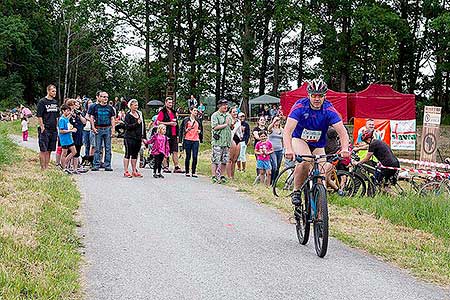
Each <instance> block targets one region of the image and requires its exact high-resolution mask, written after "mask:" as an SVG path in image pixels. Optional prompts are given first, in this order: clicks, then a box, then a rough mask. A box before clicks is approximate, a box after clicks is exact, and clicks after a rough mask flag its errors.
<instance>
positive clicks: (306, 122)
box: [283, 79, 350, 206]
mask: <svg viewBox="0 0 450 300" xmlns="http://www.w3.org/2000/svg"><path fill="white" fill-rule="evenodd" d="M307 91H308V97H307V98H303V99H300V100H297V102H296V103H295V104H294V106H292V109H291V112H290V113H289V116H288V118H287V122H286V126H285V129H284V135H283V142H284V145H285V147H286V153H285V157H286V159H288V160H294V159H295V155H311V154H314V155H320V154H325V149H324V147H325V144H326V135H327V130H328V127H329V126H333V127H334V128H335V129H336V132H337V133H338V135H339V138H340V141H341V150H340V153H341V155H342V156H343V157H349V156H350V153H349V151H348V145H349V138H348V135H347V130H346V129H345V127H344V124H343V122H342V119H341V117H340V115H339V113H338V112H337V111H336V109H335V108H334V106H333V105H332V104H331V103H330V102H329V101H327V100H326V99H325V95H326V92H327V91H328V87H327V84H326V83H325V82H324V81H323V80H322V79H314V80H312V81H311V82H310V83H309V84H308V88H307ZM310 167H311V164H310V163H309V162H302V163H300V164H298V165H297V166H296V167H295V171H294V192H293V193H292V204H293V205H296V206H297V205H300V204H301V191H300V187H301V186H302V184H303V182H304V181H305V179H306V178H307V176H308V172H309V169H310ZM324 173H325V172H324Z"/></svg>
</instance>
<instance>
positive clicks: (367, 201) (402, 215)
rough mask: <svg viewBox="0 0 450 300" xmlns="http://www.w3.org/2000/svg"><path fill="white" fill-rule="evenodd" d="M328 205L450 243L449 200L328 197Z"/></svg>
mask: <svg viewBox="0 0 450 300" xmlns="http://www.w3.org/2000/svg"><path fill="white" fill-rule="evenodd" d="M331 202H332V203H333V204H336V205H339V206H344V207H345V206H348V207H353V208H361V209H364V210H365V211H367V212H369V213H373V214H374V215H375V216H376V217H377V218H384V219H387V220H389V221H390V222H392V223H393V224H398V225H402V226H406V227H410V228H414V229H420V230H423V231H425V232H429V233H432V234H433V235H435V236H437V237H442V238H445V239H447V240H450V231H449V230H448V229H449V228H450V199H446V198H444V197H429V198H423V197H418V196H417V195H413V194H410V195H406V196H402V197H391V196H387V195H380V196H377V197H375V198H356V197H354V198H347V197H345V198H341V197H331Z"/></svg>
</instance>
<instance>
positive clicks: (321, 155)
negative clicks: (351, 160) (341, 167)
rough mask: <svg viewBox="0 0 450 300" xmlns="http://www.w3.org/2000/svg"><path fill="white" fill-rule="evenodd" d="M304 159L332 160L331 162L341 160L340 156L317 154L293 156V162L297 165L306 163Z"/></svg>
mask: <svg viewBox="0 0 450 300" xmlns="http://www.w3.org/2000/svg"><path fill="white" fill-rule="evenodd" d="M305 158H312V159H313V160H314V161H316V160H319V159H321V158H332V161H334V160H341V159H342V157H341V155H340V154H318V155H310V154H305V155H298V154H297V155H295V161H297V162H299V163H301V162H303V161H306V159H305Z"/></svg>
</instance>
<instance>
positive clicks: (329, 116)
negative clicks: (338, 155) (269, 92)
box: [289, 98, 342, 148]
mask: <svg viewBox="0 0 450 300" xmlns="http://www.w3.org/2000/svg"><path fill="white" fill-rule="evenodd" d="M289 118H292V119H294V120H296V121H297V126H296V127H295V129H294V133H293V134H292V137H294V138H299V139H302V140H304V141H306V142H307V143H308V145H309V146H312V147H315V148H323V147H325V145H326V142H327V140H326V136H327V130H328V127H329V126H331V125H334V124H336V123H338V122H340V121H342V120H341V117H340V116H339V113H338V112H337V111H336V109H335V108H334V106H333V104H331V103H330V102H329V101H328V100H325V101H324V102H323V104H322V107H321V108H320V109H319V110H314V109H312V108H311V105H310V102H309V98H303V99H300V100H297V102H295V104H294V105H293V106H292V109H291V112H290V113H289Z"/></svg>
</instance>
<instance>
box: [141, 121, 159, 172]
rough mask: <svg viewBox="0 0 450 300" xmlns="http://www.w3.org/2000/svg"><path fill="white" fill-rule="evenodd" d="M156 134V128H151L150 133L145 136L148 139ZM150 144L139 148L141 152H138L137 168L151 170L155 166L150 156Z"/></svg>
mask: <svg viewBox="0 0 450 300" xmlns="http://www.w3.org/2000/svg"><path fill="white" fill-rule="evenodd" d="M155 133H156V127H153V128H152V129H151V130H150V132H149V133H148V134H147V135H149V136H150V137H151V136H153V135H154V134H155ZM152 146H153V145H152V144H148V145H144V146H142V147H141V150H140V151H139V157H140V160H139V167H140V168H145V167H147V166H148V168H150V169H153V167H154V166H155V157H154V156H153V155H152V154H151V153H152Z"/></svg>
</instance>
